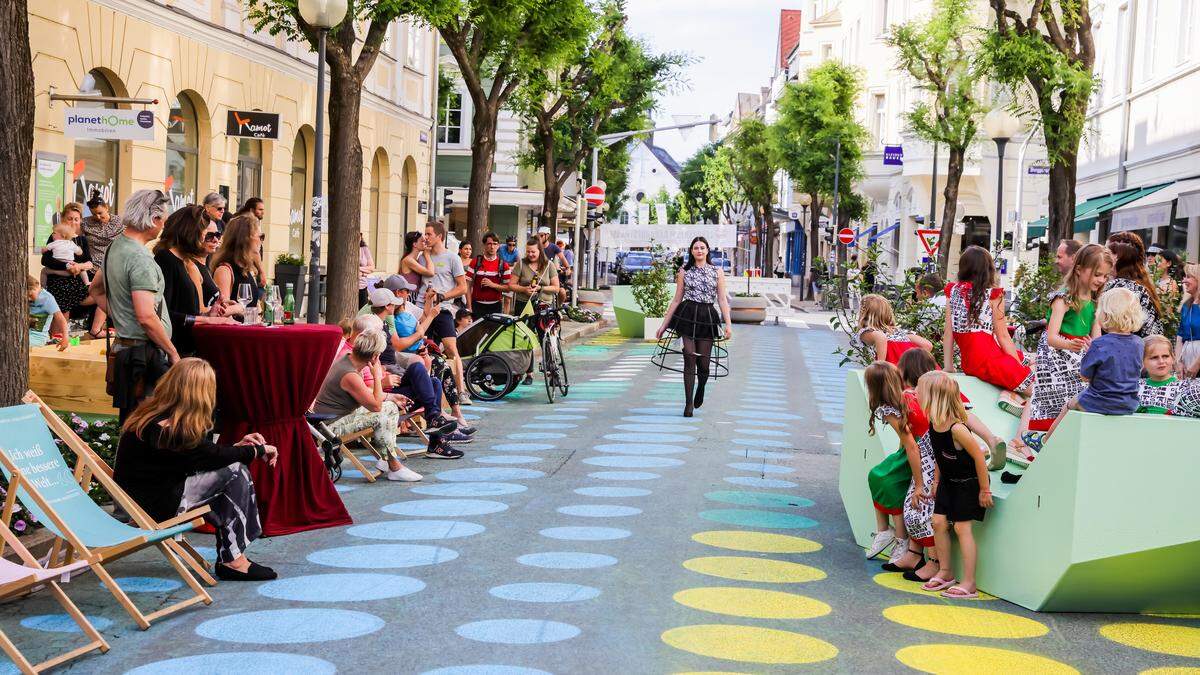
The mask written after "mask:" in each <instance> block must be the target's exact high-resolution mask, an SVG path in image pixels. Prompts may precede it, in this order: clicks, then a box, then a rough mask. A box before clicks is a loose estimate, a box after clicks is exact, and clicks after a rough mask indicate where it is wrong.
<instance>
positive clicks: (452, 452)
mask: <svg viewBox="0 0 1200 675" xmlns="http://www.w3.org/2000/svg"><path fill="white" fill-rule="evenodd" d="M462 456H463V451H462V450H459V449H458V448H455V447H454V446H452V445H450V444H448V443H439V444H438V445H437V447H436V448H432V449H431V450H429V451H428V452H426V453H425V457H426V458H428V459H462Z"/></svg>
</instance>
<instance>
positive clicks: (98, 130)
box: [63, 108, 154, 141]
mask: <svg viewBox="0 0 1200 675" xmlns="http://www.w3.org/2000/svg"><path fill="white" fill-rule="evenodd" d="M63 121H64V124H63V133H65V134H66V136H67V138H95V139H98V140H105V141H152V140H154V113H152V112H150V111H149V110H112V109H109V108H66V109H65V110H64V111H63Z"/></svg>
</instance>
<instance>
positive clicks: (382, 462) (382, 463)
mask: <svg viewBox="0 0 1200 675" xmlns="http://www.w3.org/2000/svg"><path fill="white" fill-rule="evenodd" d="M375 468H376V469H379V470H380V471H382V472H384V473H387V472H389V471H391V468H389V467H388V463H387V460H386V459H379V460H376V461H375Z"/></svg>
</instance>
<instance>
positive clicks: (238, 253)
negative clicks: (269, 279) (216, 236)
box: [212, 214, 263, 304]
mask: <svg viewBox="0 0 1200 675" xmlns="http://www.w3.org/2000/svg"><path fill="white" fill-rule="evenodd" d="M261 242H262V230H261V229H259V225H258V219H257V218H255V217H254V216H253V215H251V214H243V215H240V216H238V217H236V218H234V219H233V220H231V221H229V222H228V223H227V224H226V225H225V232H224V233H223V235H222V238H221V247H220V248H218V249H217V252H216V254H215V255H214V256H213V258H212V272H213V280H214V281H216V282H217V288H218V289H219V290H220V291H221V298H222V299H225V300H237V301H240V300H241V299H240V298H239V297H238V288H240V287H241V285H242V284H248V285H249V286H250V295H251V298H250V302H251V304H255V303H257V302H258V300H259V298H260V297H262V293H263V287H262V279H261V277H260V274H259V271H260V270H261V268H262V262H261V261H260V259H259V255H258V248H259V244H260V243H261Z"/></svg>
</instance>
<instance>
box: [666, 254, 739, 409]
mask: <svg viewBox="0 0 1200 675" xmlns="http://www.w3.org/2000/svg"><path fill="white" fill-rule="evenodd" d="M714 304H720V306H721V310H720V312H718V311H717V308H716V307H714V306H713V305H714ZM721 317H724V321H722V319H721ZM722 323H724V327H725V330H724V337H725V338H726V339H728V338H729V336H730V335H732V334H733V324H732V322H731V320H730V315H729V298H728V296H727V295H726V294H725V273H724V272H723V271H722V270H721V269H720V268H718V267H716V266H714V265H713V264H712V253H711V251H710V250H709V247H708V240H707V239H705V238H704V237H696V238H695V239H693V240H692V245H691V246H689V247H688V257H687V261H686V262H685V263H684V264H683V267H682V268H681V269H680V270H679V273H678V274H677V275H675V298H674V299H673V300H671V306H670V307H669V308H668V309H667V313H666V316H664V317H663V324H662V326H660V327H659V329H658V335H657V336H656V337H657V338H658V339H660V340H661V339H662V336H663V333H665V332H666V331H667V329H668V328H669V329H671V330H673V331H675V333H676V334H677V335H679V337H680V338H682V339H683V393H684V406H683V416H684V417H691V416H692V411H693V408H699V407H700V406H701V405H703V404H704V386H705V385H706V384H707V383H708V376H709V372H710V369H709V364H710V361H711V359H712V349H713V342H714V341H715V340H717V339H718V338H720V337H722V331H721V325H722ZM697 376H699V380H698V381H697Z"/></svg>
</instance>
